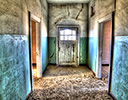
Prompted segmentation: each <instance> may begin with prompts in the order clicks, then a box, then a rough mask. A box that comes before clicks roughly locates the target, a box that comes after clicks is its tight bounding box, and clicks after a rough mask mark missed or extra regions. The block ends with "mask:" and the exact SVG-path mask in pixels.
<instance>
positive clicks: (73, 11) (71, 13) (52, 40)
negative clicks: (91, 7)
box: [49, 4, 88, 64]
mask: <svg viewBox="0 0 128 100" xmlns="http://www.w3.org/2000/svg"><path fill="white" fill-rule="evenodd" d="M87 10H88V8H87V4H49V63H52V64H56V36H57V31H56V25H58V24H61V25H79V26H80V33H79V36H80V38H79V41H80V43H79V51H80V52H79V55H80V57H79V62H80V64H86V62H87V53H86V51H87Z"/></svg>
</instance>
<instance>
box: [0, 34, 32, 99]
mask: <svg viewBox="0 0 128 100" xmlns="http://www.w3.org/2000/svg"><path fill="white" fill-rule="evenodd" d="M30 91H31V85H30V66H29V47H28V36H26V35H0V100H25V98H26V96H27V95H28V94H29V92H30Z"/></svg>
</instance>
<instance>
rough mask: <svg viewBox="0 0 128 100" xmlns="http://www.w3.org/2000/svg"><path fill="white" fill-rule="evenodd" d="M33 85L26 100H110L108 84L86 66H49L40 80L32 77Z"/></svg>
mask: <svg viewBox="0 0 128 100" xmlns="http://www.w3.org/2000/svg"><path fill="white" fill-rule="evenodd" d="M33 85H34V86H33V87H34V91H33V92H32V94H31V95H30V96H29V98H28V100H112V98H111V97H110V96H109V95H108V94H107V87H108V84H107V83H106V82H105V81H103V80H100V79H97V78H96V77H95V76H94V74H93V72H92V71H91V70H90V69H89V68H88V67H87V66H78V67H73V66H59V67H58V66H55V65H49V66H48V67H47V68H46V71H45V72H44V74H43V77H42V78H37V77H36V76H35V75H34V83H33Z"/></svg>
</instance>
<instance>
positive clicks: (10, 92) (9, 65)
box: [0, 0, 48, 100]
mask: <svg viewBox="0 0 128 100" xmlns="http://www.w3.org/2000/svg"><path fill="white" fill-rule="evenodd" d="M28 11H30V12H31V13H32V14H34V15H36V16H37V17H39V18H40V19H41V35H42V37H45V40H46V41H47V2H46V0H42V1H40V0H27V1H26V0H9V1H8V0H0V23H1V27H0V100H11V99H13V100H14V99H16V100H24V99H25V98H26V96H27V95H28V93H29V92H30V90H31V88H30V87H31V84H30V66H29V47H28V44H29V43H28ZM42 12H43V13H42ZM43 39H44V38H41V40H42V41H43ZM45 45H47V42H46V44H45ZM43 46H44V45H43ZM44 49H45V50H47V48H46V46H44ZM43 53H45V56H42V58H46V60H47V59H48V58H47V55H48V54H47V53H46V52H42V55H43ZM46 60H45V65H43V66H42V69H44V67H46V65H47V64H48V60H47V61H46ZM42 64H43V61H42ZM41 71H42V70H41ZM41 73H42V72H41Z"/></svg>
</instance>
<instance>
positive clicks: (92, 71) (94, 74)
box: [86, 65, 96, 76]
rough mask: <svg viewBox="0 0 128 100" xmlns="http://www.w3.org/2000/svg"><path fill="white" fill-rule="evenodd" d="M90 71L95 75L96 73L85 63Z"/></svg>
mask: <svg viewBox="0 0 128 100" xmlns="http://www.w3.org/2000/svg"><path fill="white" fill-rule="evenodd" d="M86 66H87V67H88V68H89V69H90V70H91V71H92V73H93V74H94V75H95V76H96V74H95V73H94V71H93V70H92V69H91V68H90V67H89V66H88V65H86Z"/></svg>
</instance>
